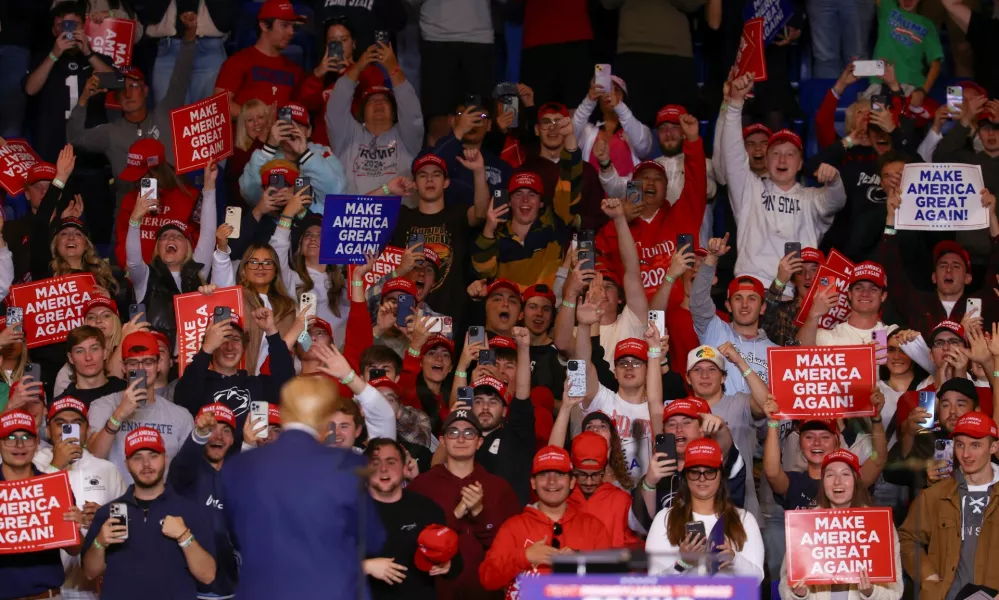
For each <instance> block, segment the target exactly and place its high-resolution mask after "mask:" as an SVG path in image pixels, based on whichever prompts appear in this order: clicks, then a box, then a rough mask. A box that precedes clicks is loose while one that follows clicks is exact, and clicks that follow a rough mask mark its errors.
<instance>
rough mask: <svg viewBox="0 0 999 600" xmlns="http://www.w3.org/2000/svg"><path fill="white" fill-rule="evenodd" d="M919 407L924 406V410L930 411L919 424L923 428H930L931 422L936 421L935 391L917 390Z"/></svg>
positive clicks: (931, 426)
mask: <svg viewBox="0 0 999 600" xmlns="http://www.w3.org/2000/svg"><path fill="white" fill-rule="evenodd" d="M919 408H925V409H926V412H928V413H930V416H928V417H926V419H925V420H924V421H923V422H922V423H920V424H919V426H920V427H922V428H924V429H932V428H933V423H934V421H936V412H937V394H936V392H919Z"/></svg>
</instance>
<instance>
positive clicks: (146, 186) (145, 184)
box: [139, 177, 159, 210]
mask: <svg viewBox="0 0 999 600" xmlns="http://www.w3.org/2000/svg"><path fill="white" fill-rule="evenodd" d="M139 187H140V190H139V195H140V196H141V195H143V194H145V193H146V190H152V191H153V193H152V194H150V196H149V198H150V199H152V200H159V182H158V181H157V180H155V179H153V178H152V177H145V178H143V180H142V182H141V183H140V184H139ZM149 210H153V209H152V208H150V209H149ZM157 210H158V209H157Z"/></svg>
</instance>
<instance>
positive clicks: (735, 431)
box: [711, 393, 760, 521]
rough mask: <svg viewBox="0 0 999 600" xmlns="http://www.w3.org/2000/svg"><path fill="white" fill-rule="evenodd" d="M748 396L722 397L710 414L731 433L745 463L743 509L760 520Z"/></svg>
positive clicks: (754, 450) (754, 446)
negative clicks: (754, 479)
mask: <svg viewBox="0 0 999 600" xmlns="http://www.w3.org/2000/svg"><path fill="white" fill-rule="evenodd" d="M751 398H752V397H751V396H750V395H749V394H744V393H736V394H730V395H727V396H722V398H721V400H719V401H718V402H717V403H716V404H715V405H714V406H712V407H711V414H713V415H718V416H719V417H721V418H723V419H725V422H726V423H728V428H729V430H731V432H732V441H733V442H734V443H735V446H736V448H738V449H739V455H740V456H742V460H743V462H744V463H746V502H745V506H744V507H743V508H745V509H746V510H747V511H749V512H750V513H752V515H753V516H754V517H756V519H757V521H759V519H760V501H759V498H757V496H756V485H755V483H754V482H753V454H755V453H756V430H755V429H754V428H753V414H752V412H751V410H750V408H749V406H750V405H749V403H750V402H751V401H752V400H751Z"/></svg>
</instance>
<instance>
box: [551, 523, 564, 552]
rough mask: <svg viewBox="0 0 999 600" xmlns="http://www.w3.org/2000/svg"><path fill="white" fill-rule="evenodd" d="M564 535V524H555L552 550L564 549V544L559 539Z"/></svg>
mask: <svg viewBox="0 0 999 600" xmlns="http://www.w3.org/2000/svg"><path fill="white" fill-rule="evenodd" d="M560 535H562V524H561V523H555V524H554V525H552V548H555V549H556V550H559V549H561V548H562V542H561V541H560V540H559V539H558V538H559V536H560Z"/></svg>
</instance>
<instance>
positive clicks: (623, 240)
mask: <svg viewBox="0 0 999 600" xmlns="http://www.w3.org/2000/svg"><path fill="white" fill-rule="evenodd" d="M600 208H601V209H602V210H603V211H604V214H605V215H607V217H608V218H610V219H611V221H612V222H613V223H614V230H615V231H616V232H617V245H618V251H619V252H620V253H621V264H622V265H623V266H624V277H623V278H622V283H623V284H624V297H625V300H626V301H627V306H628V308H629V309H630V310H631V312H632V313H634V314H636V315H639V318H641V315H645V314H646V313H648V310H649V302H648V299H647V298H646V296H645V287H644V286H643V285H642V266H641V264H640V263H639V260H638V247H637V246H636V245H635V238H634V237H633V236H632V235H631V228H630V227H629V226H628V220H627V217H626V215H625V208H624V204H623V203H622V201H621V199H620V198H605V199H604V200H603V202H601V203H600Z"/></svg>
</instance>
